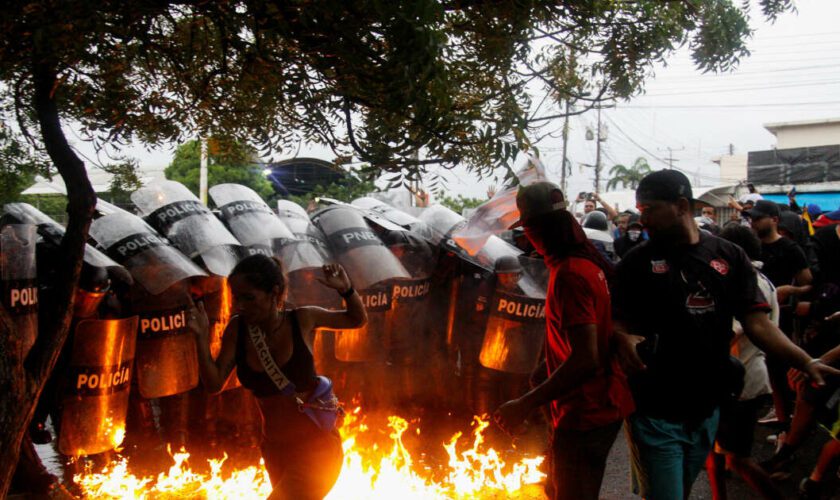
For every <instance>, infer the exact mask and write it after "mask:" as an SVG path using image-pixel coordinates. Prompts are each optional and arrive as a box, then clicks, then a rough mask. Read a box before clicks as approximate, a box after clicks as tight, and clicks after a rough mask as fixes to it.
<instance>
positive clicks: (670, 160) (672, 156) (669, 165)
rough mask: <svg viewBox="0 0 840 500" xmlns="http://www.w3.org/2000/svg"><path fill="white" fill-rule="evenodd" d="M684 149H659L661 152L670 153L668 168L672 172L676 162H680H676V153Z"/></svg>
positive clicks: (669, 147)
mask: <svg viewBox="0 0 840 500" xmlns="http://www.w3.org/2000/svg"><path fill="white" fill-rule="evenodd" d="M684 149H685V147H681V148H679V149H674V148H672V147H671V146H668V147H664V148H659V150H660V151H668V168H669V169H670V170H673V169H674V162H675V161H680V160H675V159H674V151H682V150H684Z"/></svg>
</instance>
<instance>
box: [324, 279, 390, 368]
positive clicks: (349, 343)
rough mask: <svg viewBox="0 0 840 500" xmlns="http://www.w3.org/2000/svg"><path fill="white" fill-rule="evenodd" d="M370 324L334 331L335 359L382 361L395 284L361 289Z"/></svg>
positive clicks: (381, 284) (383, 284)
mask: <svg viewBox="0 0 840 500" xmlns="http://www.w3.org/2000/svg"><path fill="white" fill-rule="evenodd" d="M358 293H359V297H361V299H362V303H363V304H364V305H365V309H366V310H367V315H368V322H367V324H366V325H365V326H363V327H361V328H356V329H353V330H338V331H336V332H335V357H336V358H337V359H338V360H339V361H383V360H384V359H385V341H384V338H383V336H384V334H385V329H386V327H387V321H388V312H389V311H390V310H391V308H392V307H393V297H394V285H393V284H392V283H387V282H386V283H380V284H379V285H376V286H374V287H371V288H368V289H364V290H358Z"/></svg>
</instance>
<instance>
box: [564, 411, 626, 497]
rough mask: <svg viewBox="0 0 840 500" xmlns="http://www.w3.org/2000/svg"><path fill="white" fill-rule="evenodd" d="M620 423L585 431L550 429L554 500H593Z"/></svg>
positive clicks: (599, 485)
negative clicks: (551, 434)
mask: <svg viewBox="0 0 840 500" xmlns="http://www.w3.org/2000/svg"><path fill="white" fill-rule="evenodd" d="M621 423H622V422H621V421H618V422H615V423H612V424H609V425H605V426H604V427H597V428H595V429H590V430H586V431H577V430H564V429H554V437H553V439H552V441H551V450H552V461H551V478H550V480H551V481H552V482H553V483H554V488H553V491H554V500H565V499H569V500H572V499H574V500H589V499H594V500H597V498H598V494H599V493H600V491H601V480H602V479H603V478H604V468H605V467H606V464H607V455H609V453H610V449H611V448H612V446H613V444H614V443H615V438H616V436H618V431H619V430H621Z"/></svg>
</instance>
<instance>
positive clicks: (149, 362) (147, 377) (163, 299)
mask: <svg viewBox="0 0 840 500" xmlns="http://www.w3.org/2000/svg"><path fill="white" fill-rule="evenodd" d="M128 295H129V298H128V300H129V307H130V309H131V311H132V312H133V313H134V314H137V315H138V316H139V317H140V318H139V320H138V323H137V361H136V365H137V387H138V388H139V389H140V395H141V396H143V397H144V398H147V399H152V398H159V397H164V396H172V395H175V394H180V393H182V392H186V391H188V390H190V389H192V388H193V387H196V386H197V385H198V353H197V348H196V343H195V342H196V341H195V336H194V335H193V334H192V333H191V332H190V331H189V330H188V328H187V320H188V318H189V315H190V313H191V309H192V307H193V303H192V299H191V298H190V284H189V283H188V282H186V281H179V282H177V283H175V284H174V285H172V286H171V287H169V288H168V289H166V290H165V291H164V292H162V293H160V294H157V295H150V294H148V293H146V292H145V291H144V290H142V289H140V288H139V287H133V288H132V289H131V290H130V292H129V294H128Z"/></svg>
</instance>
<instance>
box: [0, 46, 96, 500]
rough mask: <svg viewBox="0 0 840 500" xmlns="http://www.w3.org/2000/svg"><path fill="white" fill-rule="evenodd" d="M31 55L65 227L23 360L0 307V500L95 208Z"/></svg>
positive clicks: (56, 347)
mask: <svg viewBox="0 0 840 500" xmlns="http://www.w3.org/2000/svg"><path fill="white" fill-rule="evenodd" d="M34 52H35V54H36V55H35V56H34V57H33V83H34V94H33V100H32V108H33V109H34V110H35V114H36V116H37V119H38V124H39V126H40V129H41V137H42V139H43V141H44V146H45V147H46V150H47V153H48V154H49V156H50V159H51V160H52V161H53V163H54V164H55V167H56V169H57V170H58V172H59V174H60V175H61V177H62V178H63V179H64V183H65V185H66V186H67V198H68V206H67V213H68V222H67V231H66V233H65V235H64V239H63V240H62V241H61V251H60V252H59V259H60V261H59V262H56V267H57V269H58V273H57V274H58V276H57V278H58V279H57V283H56V294H55V301H53V302H50V303H48V304H43V305H41V306H40V307H48V308H49V310H48V311H46V313H47V314H41V315H40V317H41V318H45V319H46V320H45V321H44V322H43V324H39V326H38V332H39V333H38V339H37V340H36V341H35V345H34V346H33V347H32V349H31V350H30V352H29V355H28V356H27V357H26V359H25V360H22V359H19V356H18V355H17V354H15V353H18V352H20V350H19V349H15V346H16V343H18V344H19V343H20V339H19V338H18V335H17V332H16V331H15V328H14V325H13V324H12V322H11V319H10V318H9V316H8V314H7V312H6V311H5V310H2V306H0V387H3V388H4V389H3V394H2V395H0V498H5V497H6V495H7V494H8V491H9V486H10V485H11V480H12V475H13V474H14V471H15V467H16V465H17V462H18V458H19V453H20V447H21V441H22V439H23V436H24V433H25V432H26V429H27V426H28V424H29V421H30V420H31V419H32V415H33V413H34V411H35V405H36V403H37V401H38V398H39V397H40V395H41V390H42V389H43V387H44V383H45V382H46V380H47V378H48V377H49V375H50V372H51V371H52V369H53V367H54V366H55V363H56V360H57V359H58V355H59V353H60V352H61V348H62V347H63V345H64V341H65V340H66V339H67V333H68V331H69V329H70V321H71V319H72V311H73V302H74V299H75V293H76V285H77V284H78V281H79V273H80V272H81V268H82V257H83V256H84V250H85V241H86V239H87V235H88V229H89V228H90V222H91V220H92V218H93V211H94V209H95V207H96V194H95V193H94V191H93V187H92V186H91V184H90V180H89V179H88V177H87V171H86V170H85V166H84V163H82V161H81V160H80V159H79V158H78V157H77V156H76V154H75V153H74V152H73V150H72V149H71V148H70V145H69V144H68V143H67V139H66V138H65V137H64V132H63V131H62V130H61V122H60V119H59V114H58V107H57V105H56V102H55V90H56V89H57V87H58V85H59V81H58V78H57V73H56V70H55V66H54V64H52V62H51V60H50V57H49V48H46V49H44V50H37V49H36V50H35V51H34ZM6 388H8V390H7V389H6Z"/></svg>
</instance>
